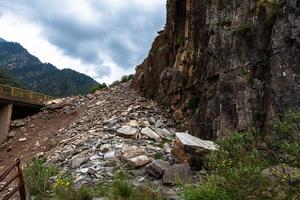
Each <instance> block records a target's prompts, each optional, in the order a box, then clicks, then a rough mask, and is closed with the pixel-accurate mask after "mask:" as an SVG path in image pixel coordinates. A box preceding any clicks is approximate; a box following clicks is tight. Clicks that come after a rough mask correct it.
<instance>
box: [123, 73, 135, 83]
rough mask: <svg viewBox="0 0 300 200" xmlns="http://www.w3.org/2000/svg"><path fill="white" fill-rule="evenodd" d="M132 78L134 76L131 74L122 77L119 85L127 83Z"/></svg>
mask: <svg viewBox="0 0 300 200" xmlns="http://www.w3.org/2000/svg"><path fill="white" fill-rule="evenodd" d="M133 78H134V75H133V74H130V75H128V76H127V75H124V76H122V78H121V83H126V82H128V81H130V80H132V79H133Z"/></svg>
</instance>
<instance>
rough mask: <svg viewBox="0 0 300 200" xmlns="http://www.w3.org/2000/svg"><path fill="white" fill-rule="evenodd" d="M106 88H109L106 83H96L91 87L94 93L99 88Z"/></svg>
mask: <svg viewBox="0 0 300 200" xmlns="http://www.w3.org/2000/svg"><path fill="white" fill-rule="evenodd" d="M104 88H107V85H106V83H102V84H97V85H94V86H93V87H92V88H91V94H94V93H95V92H96V91H97V90H103V89H104Z"/></svg>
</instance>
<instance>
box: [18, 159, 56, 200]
mask: <svg viewBox="0 0 300 200" xmlns="http://www.w3.org/2000/svg"><path fill="white" fill-rule="evenodd" d="M58 172H59V170H58V169H57V167H55V166H52V165H46V164H45V161H44V160H42V159H36V160H34V161H33V162H32V163H30V164H27V165H25V167H24V177H25V182H26V186H27V189H28V191H29V193H30V194H31V195H34V196H35V197H36V198H37V199H47V197H48V196H49V194H50V192H51V183H50V182H49V180H50V178H51V177H53V176H55V175H57V174H58Z"/></svg>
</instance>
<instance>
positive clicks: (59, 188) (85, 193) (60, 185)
mask: <svg viewBox="0 0 300 200" xmlns="http://www.w3.org/2000/svg"><path fill="white" fill-rule="evenodd" d="M73 185H74V182H73V180H72V179H71V178H61V177H59V178H57V179H56V182H55V184H54V185H53V192H54V199H55V200H91V199H92V198H93V196H92V190H91V189H89V188H87V187H85V186H82V187H80V188H79V189H74V186H73Z"/></svg>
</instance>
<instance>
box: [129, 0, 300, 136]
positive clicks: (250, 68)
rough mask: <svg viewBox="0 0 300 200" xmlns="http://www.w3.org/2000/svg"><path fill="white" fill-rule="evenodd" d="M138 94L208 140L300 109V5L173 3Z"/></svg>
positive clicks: (233, 0) (140, 70) (260, 0)
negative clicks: (169, 110) (165, 108)
mask: <svg viewBox="0 0 300 200" xmlns="http://www.w3.org/2000/svg"><path fill="white" fill-rule="evenodd" d="M167 13H168V14H167V22H166V26H165V28H164V30H163V31H160V32H159V35H158V37H157V38H156V39H155V41H154V43H153V46H152V49H151V50H150V52H149V56H148V57H147V58H146V59H145V60H144V62H143V63H142V64H141V65H139V66H137V68H136V75H135V79H134V86H135V88H136V89H137V90H139V91H140V92H141V93H143V94H145V95H146V96H148V97H151V98H155V99H157V100H159V101H160V102H162V103H164V104H166V105H169V106H170V107H171V108H172V110H173V111H174V115H175V117H176V119H178V121H179V122H182V124H183V126H185V127H189V128H190V131H191V133H192V134H193V135H196V136H198V137H201V138H216V137H220V136H223V135H227V134H230V133H231V132H233V131H246V130H248V129H251V128H252V127H257V128H262V129H265V130H268V128H269V127H270V122H271V121H272V120H273V119H274V118H276V117H278V116H279V114H280V113H282V112H283V111H284V110H287V109H298V108H299V107H300V0H279V1H276V0H247V1H246V0H168V2H167Z"/></svg>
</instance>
